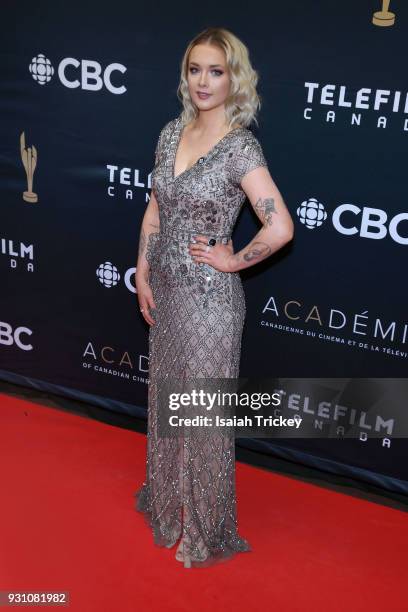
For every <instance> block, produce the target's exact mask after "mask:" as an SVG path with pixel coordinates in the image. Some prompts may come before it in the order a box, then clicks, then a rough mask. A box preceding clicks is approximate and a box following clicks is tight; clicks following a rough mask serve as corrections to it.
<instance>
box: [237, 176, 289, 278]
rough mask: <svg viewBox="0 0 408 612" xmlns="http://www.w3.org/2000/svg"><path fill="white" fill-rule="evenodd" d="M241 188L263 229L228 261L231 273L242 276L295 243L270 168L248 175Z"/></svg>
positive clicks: (284, 205)
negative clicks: (244, 271)
mask: <svg viewBox="0 0 408 612" xmlns="http://www.w3.org/2000/svg"><path fill="white" fill-rule="evenodd" d="M241 187H242V189H243V190H244V191H245V193H246V195H247V197H248V200H249V201H250V203H251V205H252V207H253V209H254V211H255V213H256V215H257V217H258V219H259V220H260V221H261V222H262V228H261V229H260V230H259V232H258V233H257V234H256V235H255V236H254V238H253V239H252V240H251V242H250V243H249V244H248V245H247V246H246V247H244V248H243V249H242V250H241V251H238V252H237V253H234V254H232V255H229V256H228V257H227V262H228V271H229V272H238V271H239V270H243V269H244V268H249V267H250V266H253V265H255V264H256V263H258V262H260V261H262V260H263V259H266V258H267V257H269V256H270V255H272V254H273V253H275V252H276V251H278V250H279V249H280V248H282V247H283V246H284V245H285V244H286V243H287V242H289V241H290V240H292V238H293V234H294V224H293V221H292V217H291V216H290V214H289V211H288V209H287V207H286V204H285V202H284V201H283V198H282V196H281V193H280V191H279V189H278V187H277V186H276V184H275V181H274V180H273V178H272V177H271V175H270V173H269V170H268V168H267V167H266V166H260V167H258V168H255V169H254V170H252V171H251V172H248V173H247V174H245V176H244V177H243V179H242V182H241Z"/></svg>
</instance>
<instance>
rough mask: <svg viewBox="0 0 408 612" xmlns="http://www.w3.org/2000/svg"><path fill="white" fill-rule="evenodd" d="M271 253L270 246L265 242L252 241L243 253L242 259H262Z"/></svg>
mask: <svg viewBox="0 0 408 612" xmlns="http://www.w3.org/2000/svg"><path fill="white" fill-rule="evenodd" d="M271 253H272V250H271V247H270V246H268V245H267V244H265V242H254V243H253V244H252V245H251V246H250V248H249V250H248V251H247V252H246V253H244V254H243V259H244V260H245V261H253V260H254V259H259V260H262V259H265V257H268V256H269V255H271Z"/></svg>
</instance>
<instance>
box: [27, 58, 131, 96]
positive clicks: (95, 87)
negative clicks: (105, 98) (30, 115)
mask: <svg viewBox="0 0 408 612" xmlns="http://www.w3.org/2000/svg"><path fill="white" fill-rule="evenodd" d="M29 70H30V73H31V76H32V77H33V79H34V81H36V82H37V83H39V84H40V85H45V84H46V83H49V82H50V81H51V79H52V77H53V75H54V67H53V66H52V64H51V61H50V60H49V59H48V58H46V57H45V55H43V54H42V53H40V54H39V55H37V56H35V57H33V59H32V60H31V63H30V66H29ZM126 70H127V68H126V66H123V64H118V63H113V64H109V66H107V67H106V68H104V69H103V68H102V66H101V64H100V63H99V62H96V61H94V60H77V59H75V58H74V57H66V58H65V59H63V60H61V61H60V63H59V64H58V71H57V72H58V77H59V80H60V81H61V83H62V84H63V85H64V86H65V87H69V88H70V89H76V88H78V87H80V88H81V89H86V90H88V91H100V90H101V89H103V87H105V88H106V89H107V90H108V91H110V92H111V93H113V94H123V93H125V91H127V89H126V87H125V86H124V85H120V86H117V85H114V84H113V83H112V75H114V73H115V72H120V73H121V74H124V73H125V72H126ZM113 80H114V81H117V77H116V76H115V75H114V76H113Z"/></svg>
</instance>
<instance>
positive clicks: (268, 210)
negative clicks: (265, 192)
mask: <svg viewBox="0 0 408 612" xmlns="http://www.w3.org/2000/svg"><path fill="white" fill-rule="evenodd" d="M255 210H256V212H257V213H259V216H260V218H261V220H262V221H263V223H264V224H265V225H272V213H276V214H278V213H277V211H276V209H275V200H274V199H273V198H265V199H262V198H259V200H258V201H257V202H256V204H255Z"/></svg>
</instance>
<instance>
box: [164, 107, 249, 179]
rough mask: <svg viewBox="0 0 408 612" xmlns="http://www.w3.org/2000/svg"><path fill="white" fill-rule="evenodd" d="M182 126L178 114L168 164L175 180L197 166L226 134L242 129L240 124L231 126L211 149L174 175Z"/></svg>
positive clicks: (211, 152) (210, 153)
mask: <svg viewBox="0 0 408 612" xmlns="http://www.w3.org/2000/svg"><path fill="white" fill-rule="evenodd" d="M184 127H185V126H183V127H182V126H181V117H180V116H179V117H178V119H177V125H176V134H175V139H174V146H173V151H172V163H171V166H170V169H171V178H172V180H173V181H177V180H178V179H179V178H180V177H181V176H183V175H184V174H187V173H188V172H190V171H191V170H192V169H193V168H195V167H196V166H197V164H198V163H199V161H200V159H202V160H206V159H207V158H208V157H209V156H210V155H212V154H213V152H214V151H215V150H216V149H217V148H218V146H219V145H220V144H221V143H222V142H224V140H225V139H226V138H228V136H230V135H231V134H232V133H233V132H236V131H237V130H242V129H243V128H242V127H241V126H240V127H236V128H233V129H232V130H230V131H229V132H227V133H226V134H225V136H223V137H222V138H220V140H218V142H216V143H215V145H214V146H213V147H211V149H209V151H207V153H206V154H205V155H202V156H201V157H199V158H198V159H197V161H195V162H194V164H193V165H192V166H190V167H189V168H186V169H185V170H183V171H182V172H180V173H179V174H178V175H177V176H174V171H175V166H176V157H177V151H178V149H179V145H180V141H181V136H182V133H183V130H184Z"/></svg>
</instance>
